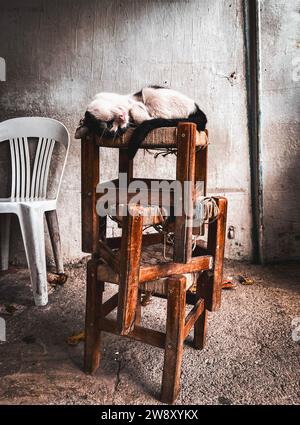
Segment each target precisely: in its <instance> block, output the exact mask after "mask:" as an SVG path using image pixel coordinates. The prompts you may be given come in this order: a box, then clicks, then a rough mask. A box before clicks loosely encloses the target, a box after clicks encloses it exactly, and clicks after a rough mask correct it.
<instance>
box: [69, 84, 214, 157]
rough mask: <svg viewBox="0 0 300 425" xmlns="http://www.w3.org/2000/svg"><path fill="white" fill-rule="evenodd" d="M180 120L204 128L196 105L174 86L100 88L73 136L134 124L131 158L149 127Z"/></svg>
mask: <svg viewBox="0 0 300 425" xmlns="http://www.w3.org/2000/svg"><path fill="white" fill-rule="evenodd" d="M180 121H184V122H193V123H195V124H197V129H198V130H199V131H201V130H202V131H203V130H205V126H206V123H207V119H206V116H205V114H204V112H202V111H201V109H200V108H199V106H198V105H197V104H196V103H195V102H194V101H193V100H192V99H190V98H189V97H187V96H185V95H184V94H182V93H179V92H177V91H175V90H171V89H168V88H164V87H160V86H149V87H144V88H143V89H142V90H141V91H139V92H137V93H134V94H129V95H120V94H116V93H105V92H103V93H98V94H97V95H96V96H95V98H94V99H93V100H92V102H91V103H90V104H89V105H88V107H87V111H86V113H85V117H84V118H83V120H81V123H80V127H79V129H77V131H76V137H77V138H80V137H82V135H83V134H84V133H85V132H87V131H90V132H92V133H96V134H97V135H99V136H102V135H105V136H112V137H116V136H118V135H120V134H122V133H124V131H126V130H127V128H128V127H132V126H133V125H134V126H136V128H135V129H134V131H133V133H132V136H131V138H130V141H129V146H128V156H129V158H131V159H132V158H133V157H134V156H135V154H136V152H137V150H138V148H139V146H140V145H141V143H142V141H143V140H144V139H145V137H146V136H147V134H148V133H150V131H151V130H153V129H155V128H159V127H175V126H176V125H177V124H178V122H180Z"/></svg>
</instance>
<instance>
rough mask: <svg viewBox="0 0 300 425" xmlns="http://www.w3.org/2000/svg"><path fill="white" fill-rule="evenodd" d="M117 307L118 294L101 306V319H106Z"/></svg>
mask: <svg viewBox="0 0 300 425" xmlns="http://www.w3.org/2000/svg"><path fill="white" fill-rule="evenodd" d="M117 305H118V293H116V294H114V295H113V296H112V297H111V298H110V299H109V300H107V301H105V303H104V304H102V317H106V316H107V315H108V314H109V313H111V312H112V311H113V310H114V309H115V308H116V307H117Z"/></svg>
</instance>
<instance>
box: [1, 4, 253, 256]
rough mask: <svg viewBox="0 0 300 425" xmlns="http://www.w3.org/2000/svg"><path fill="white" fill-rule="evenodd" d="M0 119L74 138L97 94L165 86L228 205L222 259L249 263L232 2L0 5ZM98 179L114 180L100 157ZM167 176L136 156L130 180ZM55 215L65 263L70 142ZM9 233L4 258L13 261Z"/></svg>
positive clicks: (242, 94) (16, 246)
mask: <svg viewBox="0 0 300 425" xmlns="http://www.w3.org/2000/svg"><path fill="white" fill-rule="evenodd" d="M0 6H1V14H0V33H1V36H0V56H1V57H4V58H5V59H6V63H7V81H6V82H1V83H0V96H1V97H0V99H1V110H0V119H1V120H4V119H7V118H10V117H15V116H31V115H41V116H49V117H53V118H56V119H58V120H60V121H62V122H63V123H64V124H65V125H66V126H67V127H68V128H69V130H70V133H71V135H73V134H74V131H75V128H76V125H77V123H78V121H79V119H80V118H81V116H82V113H83V112H84V110H85V107H86V104H87V103H88V102H89V100H90V99H91V98H92V96H93V95H94V94H95V93H96V92H98V91H103V90H105V91H117V92H122V93H126V92H131V91H133V90H137V89H139V88H140V87H142V86H143V85H146V84H149V83H156V84H166V85H170V86H172V87H173V88H175V89H178V90H180V91H183V92H185V93H187V94H188V95H189V96H192V97H193V98H195V100H196V101H197V102H198V103H199V105H200V107H201V108H202V109H203V110H204V111H205V112H206V113H207V116H208V120H209V124H208V128H209V132H210V143H211V144H210V147H209V184H208V186H209V192H210V193H218V194H221V195H225V196H227V197H228V198H229V217H228V226H230V225H232V226H234V227H235V239H233V240H227V248H226V253H227V256H228V257H231V258H240V259H247V258H250V256H251V237H250V234H251V208H250V195H249V194H250V190H249V185H250V179H249V175H250V172H249V150H248V130H247V97H246V82H245V60H244V56H245V55H244V34H243V30H244V21H243V19H244V18H243V2H242V0H240V1H239V0H232V1H230V2H220V1H219V0H201V1H199V0H181V1H180V0H173V1H172V0H169V1H154V0H144V1H143V0H131V1H108V0H103V1H98V0H85V1H83V0H82V1H81V0H56V1H55V0H51V1H50V0H49V1H45V0H44V1H42V0H27V1H26V2H25V1H21V0H11V1H4V0H0ZM101 156H102V161H101V177H102V178H105V179H108V178H111V177H113V176H114V175H115V174H116V172H115V171H114V168H115V167H116V152H114V151H112V150H110V151H108V150H104V149H102V152H101ZM154 166H155V167H156V172H155V175H156V176H161V177H162V178H164V177H171V178H172V177H174V171H175V170H174V161H173V160H172V159H171V158H167V159H163V158H159V159H156V160H154V159H153V156H151V155H149V154H147V153H146V154H144V153H142V152H140V153H139V155H138V158H137V159H136V161H135V173H136V175H138V176H152V175H153V169H154ZM58 214H59V219H60V226H61V236H62V243H63V251H64V256H65V259H66V260H72V259H76V258H78V257H80V256H81V255H82V253H81V250H80V244H81V241H80V228H81V222H80V218H81V217H80V143H79V142H78V141H76V140H74V139H73V137H72V141H71V149H70V156H69V160H68V164H67V168H66V173H65V176H64V179H63V184H62V189H61V195H60V199H59V207H58ZM16 226H17V225H16V224H15V227H14V235H13V238H12V246H11V259H14V260H15V261H21V259H22V258H24V256H22V251H23V249H22V244H21V242H20V240H19V239H20V236H19V233H18V232H17V227H16Z"/></svg>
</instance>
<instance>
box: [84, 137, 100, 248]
mask: <svg viewBox="0 0 300 425" xmlns="http://www.w3.org/2000/svg"><path fill="white" fill-rule="evenodd" d="M98 182H99V147H98V146H97V145H96V144H95V143H94V138H93V137H92V136H88V137H86V138H84V139H82V140H81V219H82V225H81V229H82V251H83V252H88V253H92V252H95V251H96V250H97V242H98V234H99V228H98V216H97V212H96V186H97V184H98Z"/></svg>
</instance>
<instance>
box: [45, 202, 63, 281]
mask: <svg viewBox="0 0 300 425" xmlns="http://www.w3.org/2000/svg"><path fill="white" fill-rule="evenodd" d="M45 214H46V219H47V225H48V230H49V235H50V240H51V245H52V251H53V255H54V261H55V265H56V271H57V273H64V263H63V257H62V252H61V243H60V234H59V226H58V218H57V212H56V210H53V211H46V213H45Z"/></svg>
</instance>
